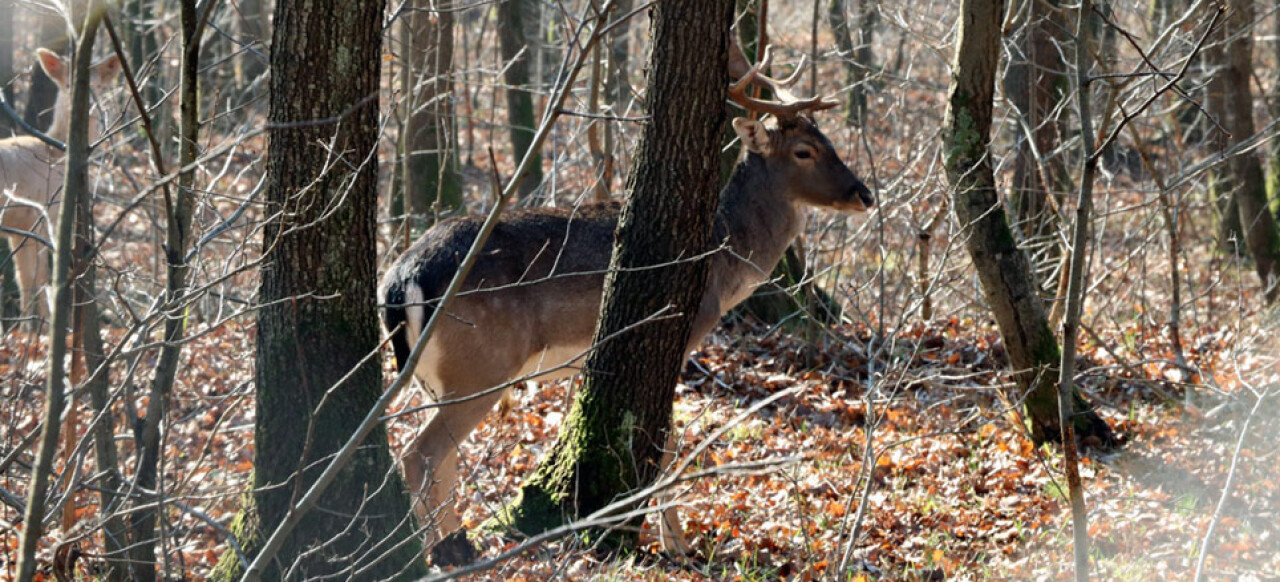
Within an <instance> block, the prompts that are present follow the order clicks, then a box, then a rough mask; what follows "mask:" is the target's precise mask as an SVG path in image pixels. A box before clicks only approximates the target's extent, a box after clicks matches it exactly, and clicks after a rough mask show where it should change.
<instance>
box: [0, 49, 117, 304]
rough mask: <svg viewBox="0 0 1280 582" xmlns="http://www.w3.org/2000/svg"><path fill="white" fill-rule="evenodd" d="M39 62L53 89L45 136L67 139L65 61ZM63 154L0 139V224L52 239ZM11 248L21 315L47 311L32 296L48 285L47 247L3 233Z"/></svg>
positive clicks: (104, 67) (104, 69)
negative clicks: (0, 196)
mask: <svg viewBox="0 0 1280 582" xmlns="http://www.w3.org/2000/svg"><path fill="white" fill-rule="evenodd" d="M36 54H37V56H38V57H39V62H40V66H41V67H42V68H43V69H44V71H45V73H46V74H47V75H49V78H50V79H52V80H53V82H54V84H55V85H57V87H58V97H57V99H56V101H55V102H54V106H53V123H52V124H51V125H50V126H49V130H48V131H47V132H45V134H46V135H48V136H49V137H52V138H54V139H56V140H58V141H62V142H65V141H66V140H67V131H68V126H69V125H70V115H71V94H70V92H69V91H68V88H67V83H68V82H69V80H70V64H69V63H68V62H67V61H65V60H63V59H61V58H60V57H58V56H57V55H56V54H54V53H52V52H50V51H47V50H45V49H40V50H38V51H36ZM119 71H120V62H119V60H117V59H116V58H115V57H112V58H111V59H108V60H107V61H106V62H104V63H102V64H100V65H98V66H97V68H96V70H95V71H94V72H93V75H94V78H93V80H92V81H93V84H94V85H95V86H96V85H101V84H103V83H106V82H108V81H109V80H111V79H113V78H115V76H116V74H118V73H119ZM63 158H64V155H63V152H62V151H61V150H59V149H58V148H55V147H53V146H51V145H49V144H48V143H46V142H44V141H43V140H41V139H38V138H35V137H32V136H18V137H11V138H7V139H3V140H0V193H2V195H3V197H2V198H0V224H3V225H4V226H5V227H6V228H8V229H11V230H13V231H20V232H22V233H31V234H33V235H35V236H38V237H40V238H42V239H44V240H46V241H52V240H53V238H54V237H53V236H52V233H53V232H54V231H55V230H56V229H55V226H56V225H55V224H54V221H56V219H57V216H58V202H59V198H60V194H61V192H62V182H63V175H64V174H63V173H64V163H63ZM5 236H6V237H8V239H9V247H10V249H12V251H13V260H14V267H15V270H16V272H17V275H18V287H19V289H20V291H21V293H22V306H23V313H26V314H31V313H36V314H38V315H41V316H45V315H48V308H49V305H48V302H47V301H42V300H39V299H37V298H36V295H37V292H38V291H39V290H40V289H41V288H42V287H44V286H45V285H47V284H48V283H49V257H48V250H49V249H48V247H46V246H45V244H44V243H42V242H40V241H39V240H35V239H32V238H31V237H29V236H26V235H24V234H19V233H14V232H6V233H5Z"/></svg>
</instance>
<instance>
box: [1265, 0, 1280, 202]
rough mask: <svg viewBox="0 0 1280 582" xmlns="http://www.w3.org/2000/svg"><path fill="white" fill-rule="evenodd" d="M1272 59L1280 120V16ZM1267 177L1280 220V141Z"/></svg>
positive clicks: (1274, 111) (1274, 104)
mask: <svg viewBox="0 0 1280 582" xmlns="http://www.w3.org/2000/svg"><path fill="white" fill-rule="evenodd" d="M1271 22H1272V28H1271V36H1272V37H1273V38H1274V39H1275V40H1272V41H1271V50H1272V53H1271V58H1272V59H1274V62H1275V63H1276V64H1275V65H1274V66H1272V68H1271V95H1270V97H1271V103H1270V110H1271V119H1280V15H1277V16H1273V17H1272V18H1271ZM1269 162H1270V163H1269V164H1268V166H1269V172H1268V176H1267V178H1268V179H1267V195H1268V197H1269V199H1270V201H1271V213H1272V214H1273V215H1274V216H1275V217H1276V219H1277V220H1280V141H1272V143H1271V158H1270V160H1269Z"/></svg>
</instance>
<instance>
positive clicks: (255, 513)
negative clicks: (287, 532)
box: [213, 0, 425, 580]
mask: <svg viewBox="0 0 1280 582" xmlns="http://www.w3.org/2000/svg"><path fill="white" fill-rule="evenodd" d="M384 7H385V3H384V2H383V1H382V0H365V1H360V2H351V1H350V0H295V1H291V2H280V3H279V4H277V7H276V13H275V26H276V29H275V32H274V34H273V37H272V48H273V50H272V51H271V70H272V75H271V105H270V115H269V119H270V123H272V124H275V125H276V129H273V130H272V131H271V139H270V145H269V148H268V167H267V171H268V179H269V182H268V188H267V198H266V200H267V207H266V212H265V215H266V216H268V217H270V221H269V222H268V223H267V226H266V228H265V229H264V233H263V248H264V249H266V251H267V255H266V257H265V258H264V264H263V267H262V286H261V288H260V290H259V304H260V305H261V306H262V309H261V310H260V311H259V315H258V335H257V354H256V355H257V362H256V382H257V391H258V398H257V413H256V430H255V433H254V446H255V448H254V450H255V455H256V458H255V459H254V474H253V478H254V479H253V491H252V493H250V494H249V495H246V507H245V508H244V509H243V510H242V513H241V514H240V515H239V516H238V517H237V518H236V520H235V522H234V523H233V524H232V529H233V533H234V534H235V535H236V537H237V539H239V540H240V544H241V546H242V547H243V548H244V549H245V550H246V552H248V553H249V554H250V555H251V556H252V555H254V554H256V553H257V552H258V549H259V548H260V546H261V544H262V542H263V538H264V537H265V536H266V535H268V534H269V533H270V532H271V531H272V530H273V529H274V528H275V526H276V524H278V523H280V522H281V520H282V518H283V517H284V515H285V513H286V512H287V511H289V508H290V507H291V506H292V505H293V503H294V501H296V500H297V499H298V498H299V497H300V496H301V494H302V492H303V491H304V488H305V487H307V486H308V485H309V484H310V483H311V482H312V480H313V479H314V478H315V476H316V475H318V474H319V472H320V470H321V469H322V468H323V466H324V462H325V461H326V460H327V459H328V458H329V456H330V455H331V454H332V453H333V452H334V451H336V450H337V449H338V448H339V447H341V445H342V444H343V442H344V441H345V440H346V439H348V438H349V437H350V436H351V435H352V434H353V432H354V431H355V429H356V427H357V425H358V424H359V422H360V419H361V417H362V416H363V415H364V413H365V411H367V410H369V409H370V406H372V405H373V403H374V402H375V401H376V400H377V399H378V395H379V394H380V392H381V390H382V385H381V377H382V373H381V366H380V365H378V363H377V361H378V359H377V358H373V359H371V360H369V361H366V362H364V363H363V364H361V363H360V360H361V359H362V358H365V357H366V356H368V355H369V354H370V353H373V352H376V351H377V349H378V321H377V316H376V311H375V302H376V299H375V296H374V284H375V281H376V279H377V277H376V273H375V272H374V270H375V266H376V264H377V257H376V254H375V231H376V208H377V203H376V202H377V201H376V196H377V168H376V165H375V164H374V163H372V162H371V161H370V156H371V155H372V153H373V152H374V149H375V148H376V147H377V133H378V102H377V100H376V99H373V100H371V99H369V97H370V96H376V95H377V92H378V66H379V63H380V56H381V55H380V52H381V51H380V48H381V41H382V27H381V25H382V11H383V9H384ZM325 120H336V121H325ZM330 145H331V146H332V147H329V146H330ZM333 155H341V156H343V158H344V159H342V160H329V163H326V159H328V158H330V157H331V156H333ZM326 167H327V168H329V172H328V173H326V174H323V175H321V174H320V172H321V169H322V168H326ZM344 377H347V379H346V380H345V382H343V383H342V384H341V385H340V386H338V387H337V388H334V386H335V384H336V383H337V382H338V381H339V379H342V378H344ZM319 504H320V506H321V507H318V508H317V509H316V510H314V511H311V512H310V513H308V514H307V515H306V516H305V517H304V518H303V519H302V523H301V524H299V526H298V527H297V528H296V529H295V530H294V532H293V534H292V536H291V537H290V538H289V539H288V541H286V542H285V545H284V547H283V548H282V550H281V551H280V553H279V554H278V555H277V556H276V559H275V560H274V561H272V563H271V568H292V569H291V570H290V574H291V577H292V578H295V579H315V578H319V577H321V576H326V575H334V576H336V577H338V578H341V579H346V578H349V577H350V578H357V579H372V580H382V579H388V578H393V577H417V576H420V575H422V574H423V573H424V571H423V570H422V568H424V567H425V563H422V562H420V561H419V560H417V556H418V555H419V553H420V551H421V547H420V546H419V545H418V544H417V543H415V542H414V541H413V540H411V539H410V537H411V533H412V521H411V520H410V519H409V518H408V517H407V516H408V515H410V513H409V502H408V497H407V495H406V492H405V490H404V486H403V484H402V482H401V480H400V478H399V477H398V475H397V474H396V471H395V468H394V465H393V463H392V459H391V455H390V453H389V450H388V446H387V440H386V435H385V433H384V432H383V431H382V429H378V430H375V431H374V433H373V435H372V436H371V437H370V438H369V439H368V440H367V441H366V444H365V445H364V446H363V447H362V448H361V450H360V452H358V453H357V455H356V458H355V460H354V461H352V463H351V464H350V465H349V466H348V467H346V468H345V470H344V471H343V472H342V474H341V475H340V476H339V477H338V478H337V480H336V481H335V482H334V483H333V484H332V485H331V486H330V487H329V488H328V489H327V492H326V494H325V495H324V496H323V497H322V498H321V500H320V502H319ZM397 544H402V545H399V546H397ZM239 573H240V564H239V561H238V560H237V558H236V557H235V555H233V554H230V553H229V554H227V555H224V556H223V559H222V562H221V563H220V564H219V567H218V569H217V571H216V572H215V573H214V576H213V578H214V579H218V580H232V579H236V578H237V577H238V575H239ZM284 574H285V573H284V572H283V571H282V570H278V569H275V570H269V571H268V572H267V573H266V574H265V575H264V579H271V580H278V579H282V578H283V577H284Z"/></svg>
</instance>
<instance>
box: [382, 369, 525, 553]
mask: <svg viewBox="0 0 1280 582" xmlns="http://www.w3.org/2000/svg"><path fill="white" fill-rule="evenodd" d="M499 383H501V381H496V382H493V383H492V384H489V385H486V388H487V387H488V386H492V385H497V384H499ZM481 390H483V388H481V389H475V390H471V391H469V392H463V391H452V392H451V393H450V395H448V396H446V397H445V398H444V399H442V400H447V399H448V398H456V397H458V396H465V395H469V394H474V393H477V392H480V391H481ZM505 392H506V390H496V391H494V392H492V393H490V394H485V395H484V396H481V397H479V398H475V399H473V400H467V401H465V402H459V403H456V404H448V405H445V406H442V407H441V408H440V409H438V410H437V411H436V412H435V414H434V415H433V416H432V417H431V420H429V421H427V424H426V426H423V427H422V430H421V431H419V432H418V434H417V436H416V437H414V439H413V442H412V443H411V444H410V445H409V447H408V448H407V449H406V450H405V451H404V453H403V454H402V456H401V462H402V463H403V466H404V476H405V484H406V485H407V486H408V487H409V489H410V492H411V493H412V495H413V500H414V503H413V509H414V512H415V513H416V514H417V515H418V519H419V520H420V521H421V522H422V523H423V524H429V523H433V524H435V526H436V527H435V534H434V535H432V536H430V540H429V541H430V542H431V543H434V542H436V541H438V540H440V539H442V538H444V537H445V536H447V535H449V534H450V533H452V532H453V531H456V530H457V529H458V528H459V527H461V525H462V523H461V520H460V519H459V517H458V513H457V511H456V509H455V504H454V496H455V493H456V491H455V488H456V486H457V483H458V445H460V444H461V443H462V442H463V441H465V440H466V439H467V436H469V435H470V434H471V431H473V430H475V428H476V426H477V425H479V424H480V422H481V421H482V420H484V417H485V416H486V415H487V414H488V413H489V411H490V410H492V409H493V407H494V405H495V404H497V403H498V401H500V400H502V396H503V394H504V393H505Z"/></svg>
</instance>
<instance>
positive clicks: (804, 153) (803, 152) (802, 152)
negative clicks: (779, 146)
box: [795, 148, 813, 160]
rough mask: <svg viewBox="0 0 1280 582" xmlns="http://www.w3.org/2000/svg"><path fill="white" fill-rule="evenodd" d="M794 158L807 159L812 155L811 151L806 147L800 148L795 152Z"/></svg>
mask: <svg viewBox="0 0 1280 582" xmlns="http://www.w3.org/2000/svg"><path fill="white" fill-rule="evenodd" d="M795 156H796V159H800V160H807V159H810V158H812V157H813V152H812V151H810V150H809V149H808V148H800V149H798V150H796V152H795Z"/></svg>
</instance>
